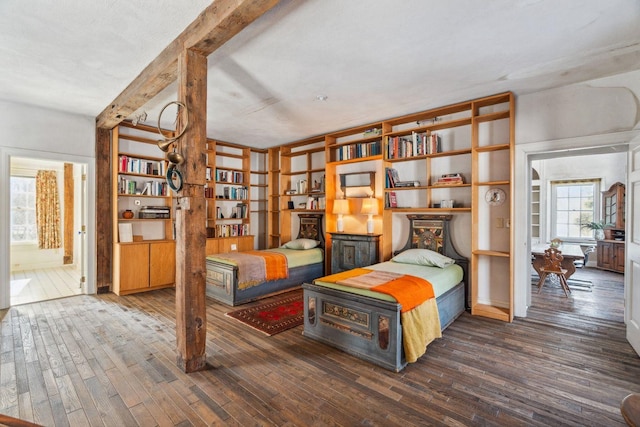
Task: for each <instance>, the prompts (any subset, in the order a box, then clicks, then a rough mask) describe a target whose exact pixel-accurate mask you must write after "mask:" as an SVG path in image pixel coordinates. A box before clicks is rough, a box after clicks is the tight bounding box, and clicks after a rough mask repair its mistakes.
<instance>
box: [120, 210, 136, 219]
mask: <svg viewBox="0 0 640 427" xmlns="http://www.w3.org/2000/svg"><path fill="white" fill-rule="evenodd" d="M134 216H135V215H134V214H133V211H132V210H131V209H127V210H125V211H124V212H122V218H124V219H131V218H133V217H134Z"/></svg>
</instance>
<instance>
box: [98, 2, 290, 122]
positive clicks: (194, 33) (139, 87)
mask: <svg viewBox="0 0 640 427" xmlns="http://www.w3.org/2000/svg"><path fill="white" fill-rule="evenodd" d="M278 2H279V0H215V1H214V2H213V3H212V4H211V5H210V6H208V7H207V8H206V9H205V10H204V11H203V12H202V13H200V15H199V16H198V17H197V18H196V19H195V20H194V21H193V22H192V23H191V24H190V25H189V26H188V27H187V28H186V29H185V30H184V31H183V32H182V33H181V34H180V35H179V36H178V37H177V38H176V39H175V40H174V41H173V42H171V43H170V44H169V45H168V46H167V47H166V48H165V49H164V50H163V51H162V52H161V53H160V54H159V55H158V56H157V57H156V58H155V59H154V60H153V61H151V63H150V64H149V65H147V66H146V68H145V69H144V70H142V72H141V73H140V74H139V75H138V76H137V77H136V78H135V79H134V80H133V81H132V82H131V83H130V84H129V85H128V86H127V87H126V88H125V89H124V90H123V91H122V92H121V93H120V95H118V96H117V97H116V99H114V101H113V102H111V103H110V104H109V105H108V106H107V107H106V108H105V109H104V110H103V111H102V112H101V113H100V115H98V117H96V127H98V128H103V129H112V128H113V127H115V126H117V125H118V124H119V123H120V122H121V121H123V120H124V119H126V118H127V117H128V116H130V115H131V114H132V113H134V112H135V111H136V110H137V109H139V108H140V107H142V106H144V105H145V104H146V103H147V102H149V101H150V100H151V99H153V97H155V96H156V95H157V94H158V93H160V92H161V91H162V90H163V89H165V88H166V87H167V86H169V85H170V84H171V83H173V82H174V81H175V80H176V79H177V77H178V57H179V55H180V54H181V53H182V52H183V51H184V50H194V51H196V52H198V53H200V54H201V55H204V56H208V55H210V54H211V53H213V52H214V51H215V50H216V49H218V48H219V47H220V46H222V45H223V44H225V43H226V42H227V41H229V40H230V39H231V38H232V37H233V36H235V35H236V34H238V33H239V32H240V31H242V30H243V29H244V28H246V27H247V26H249V24H251V23H252V22H253V21H255V20H256V19H257V18H259V17H260V16H262V15H263V14H264V13H266V12H267V11H269V10H270V9H271V8H273V7H274V6H275V5H276V4H278Z"/></svg>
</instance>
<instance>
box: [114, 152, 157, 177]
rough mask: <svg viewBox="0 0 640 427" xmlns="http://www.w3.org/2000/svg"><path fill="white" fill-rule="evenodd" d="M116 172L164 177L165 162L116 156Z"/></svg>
mask: <svg viewBox="0 0 640 427" xmlns="http://www.w3.org/2000/svg"><path fill="white" fill-rule="evenodd" d="M118 171H119V172H120V173H136V174H141V175H156V176H164V175H165V173H166V170H165V162H163V161H155V160H146V159H139V158H136V157H129V156H126V155H121V156H118Z"/></svg>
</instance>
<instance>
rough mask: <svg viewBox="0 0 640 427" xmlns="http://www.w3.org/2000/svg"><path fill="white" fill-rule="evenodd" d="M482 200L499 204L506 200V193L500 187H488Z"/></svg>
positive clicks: (495, 204)
mask: <svg viewBox="0 0 640 427" xmlns="http://www.w3.org/2000/svg"><path fill="white" fill-rule="evenodd" d="M484 200H485V201H486V202H487V203H488V204H489V205H491V206H500V205H502V204H503V203H504V202H505V201H506V200H507V194H506V193H505V192H504V190H503V189H501V188H490V189H489V190H488V191H487V192H486V193H485V195H484Z"/></svg>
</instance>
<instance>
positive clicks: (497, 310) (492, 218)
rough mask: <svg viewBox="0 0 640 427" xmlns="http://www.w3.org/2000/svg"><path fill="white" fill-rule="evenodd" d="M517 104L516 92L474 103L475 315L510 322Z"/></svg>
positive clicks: (472, 259)
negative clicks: (515, 106) (515, 111)
mask: <svg viewBox="0 0 640 427" xmlns="http://www.w3.org/2000/svg"><path fill="white" fill-rule="evenodd" d="M514 104H515V100H514V97H513V95H512V94H511V93H505V94H500V95H495V96H490V97H486V98H482V99H478V100H475V101H473V102H472V109H473V113H474V114H473V124H472V127H473V132H472V135H473V137H472V145H471V148H472V162H473V173H472V183H473V187H472V189H473V191H472V200H473V211H472V223H473V224H474V227H473V229H472V242H471V314H473V315H480V316H485V317H490V318H494V319H499V320H504V321H508V322H510V321H512V320H513V257H512V254H513V228H512V227H511V224H513V207H512V203H513V200H512V194H513V173H514V172H513V156H514V148H513V147H514V138H515V128H514V125H515V115H514ZM496 194H500V195H502V194H504V196H500V197H495V195H496Z"/></svg>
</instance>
